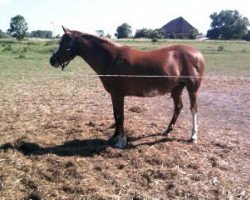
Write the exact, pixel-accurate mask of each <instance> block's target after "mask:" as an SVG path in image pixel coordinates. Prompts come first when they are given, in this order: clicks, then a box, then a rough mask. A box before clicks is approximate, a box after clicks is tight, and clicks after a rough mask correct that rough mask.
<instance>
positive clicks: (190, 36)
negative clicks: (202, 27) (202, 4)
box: [188, 28, 199, 40]
mask: <svg viewBox="0 0 250 200" xmlns="http://www.w3.org/2000/svg"><path fill="white" fill-rule="evenodd" d="M197 35H199V31H198V30H197V29H196V28H194V29H192V30H190V31H189V34H188V39H191V40H193V39H195V38H196V37H197Z"/></svg>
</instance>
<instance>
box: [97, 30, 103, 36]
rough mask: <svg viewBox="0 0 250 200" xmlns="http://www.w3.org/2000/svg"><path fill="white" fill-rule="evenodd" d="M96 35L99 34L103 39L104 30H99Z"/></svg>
mask: <svg viewBox="0 0 250 200" xmlns="http://www.w3.org/2000/svg"><path fill="white" fill-rule="evenodd" d="M96 34H97V35H98V36H99V37H103V36H104V31H103V30H97V31H96Z"/></svg>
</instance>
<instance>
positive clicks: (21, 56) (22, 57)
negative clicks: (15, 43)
mask: <svg viewBox="0 0 250 200" xmlns="http://www.w3.org/2000/svg"><path fill="white" fill-rule="evenodd" d="M18 58H19V59H24V58H26V56H25V54H22V53H21V54H19V57H18Z"/></svg>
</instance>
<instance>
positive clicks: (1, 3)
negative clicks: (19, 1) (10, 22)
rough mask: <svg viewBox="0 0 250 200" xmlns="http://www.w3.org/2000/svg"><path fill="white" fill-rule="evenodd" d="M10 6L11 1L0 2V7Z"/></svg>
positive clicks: (0, 0) (2, 0)
mask: <svg viewBox="0 0 250 200" xmlns="http://www.w3.org/2000/svg"><path fill="white" fill-rule="evenodd" d="M10 4H12V0H0V5H10Z"/></svg>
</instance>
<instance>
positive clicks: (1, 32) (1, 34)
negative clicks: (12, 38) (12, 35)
mask: <svg viewBox="0 0 250 200" xmlns="http://www.w3.org/2000/svg"><path fill="white" fill-rule="evenodd" d="M8 37H9V36H8V34H7V33H5V32H3V31H2V30H1V29H0V38H8Z"/></svg>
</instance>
